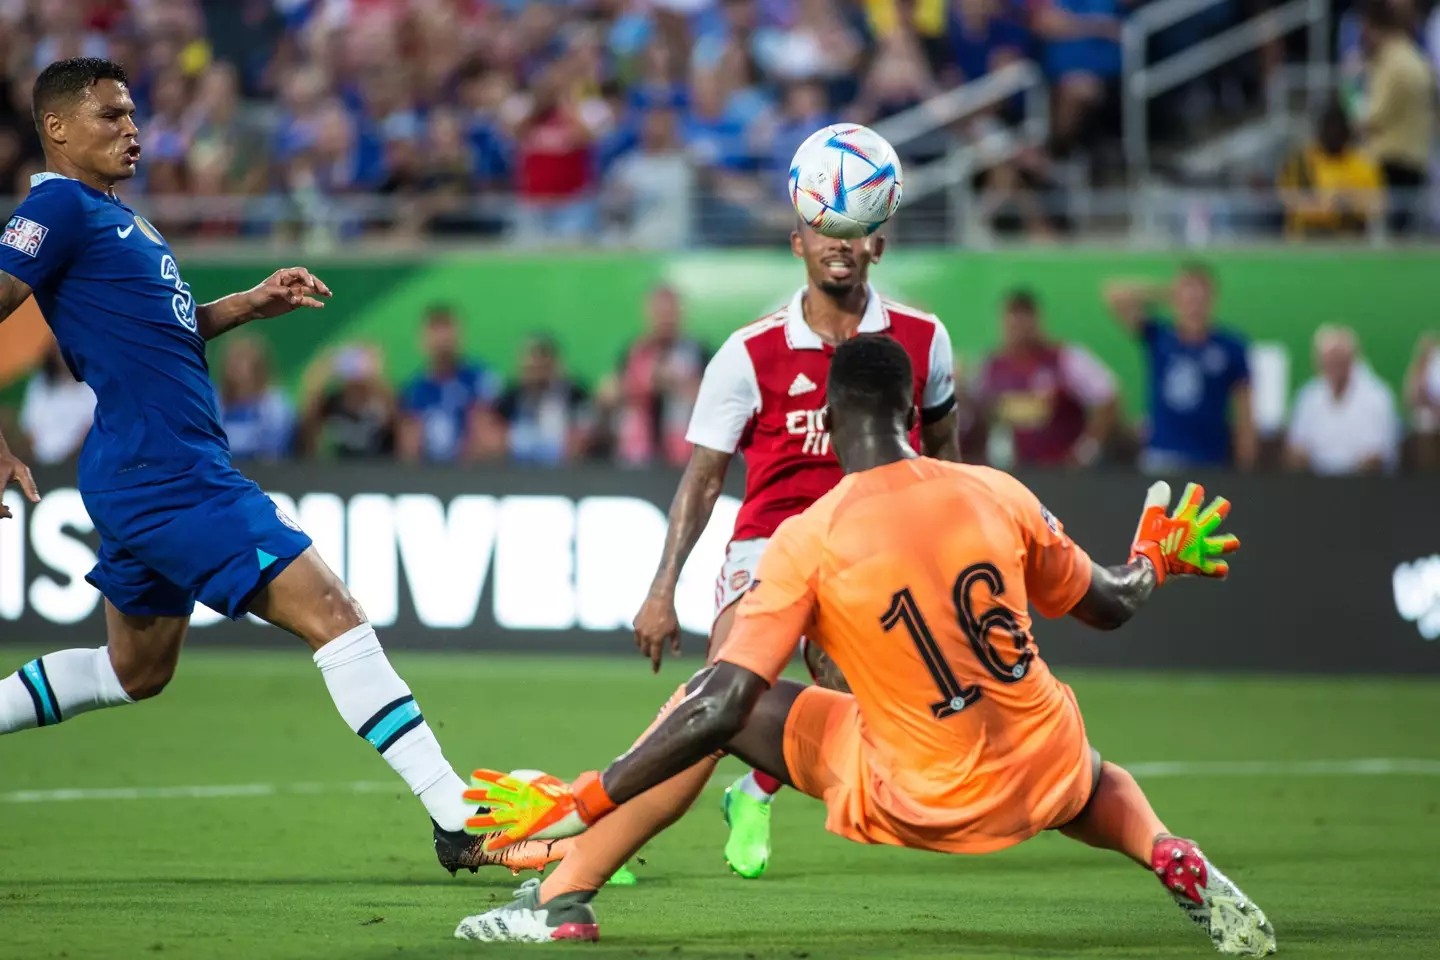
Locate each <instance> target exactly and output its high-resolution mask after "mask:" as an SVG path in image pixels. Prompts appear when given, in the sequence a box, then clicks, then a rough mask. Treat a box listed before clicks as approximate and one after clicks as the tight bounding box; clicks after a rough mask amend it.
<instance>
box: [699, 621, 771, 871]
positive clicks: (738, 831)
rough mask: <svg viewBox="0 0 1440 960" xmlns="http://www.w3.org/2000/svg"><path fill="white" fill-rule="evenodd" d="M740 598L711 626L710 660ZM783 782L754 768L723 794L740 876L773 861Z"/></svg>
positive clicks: (729, 849) (728, 857) (730, 862)
mask: <svg viewBox="0 0 1440 960" xmlns="http://www.w3.org/2000/svg"><path fill="white" fill-rule="evenodd" d="M738 605H739V600H738V599H737V600H736V601H735V602H734V603H731V604H730V606H728V607H726V608H725V609H724V610H721V611H720V613H719V615H717V616H716V617H715V624H714V626H712V627H711V628H710V646H709V649H708V650H707V651H706V654H705V659H706V661H707V662H709V661H712V660H714V659H715V654H716V652H717V651H718V650H719V649H720V648H721V647H723V646H724V645H725V639H726V638H727V637H729V636H730V627H731V626H732V625H733V624H734V623H735V608H736V607H737V606H738ZM781 786H782V784H781V783H780V781H779V780H776V779H775V778H774V777H772V776H770V775H769V774H768V773H765V772H764V771H763V770H755V769H751V770H750V771H749V772H748V773H746V774H745V776H743V777H741V778H740V779H739V780H736V781H735V782H734V783H732V784H730V786H728V787H726V788H725V792H724V793H723V794H722V795H721V797H720V812H721V814H722V815H723V816H724V817H725V825H726V826H727V827H729V828H730V836H729V837H727V838H726V840H725V865H726V866H728V867H729V868H730V869H731V871H733V872H734V873H735V875H736V876H740V877H744V878H745V879H747V880H754V879H756V878H758V877H759V876H760V875H761V874H763V873H764V872H765V868H766V867H767V866H769V864H770V801H771V800H773V799H774V798H775V793H776V791H778V790H779V789H780V787H781Z"/></svg>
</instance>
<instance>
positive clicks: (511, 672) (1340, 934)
mask: <svg viewBox="0 0 1440 960" xmlns="http://www.w3.org/2000/svg"><path fill="white" fill-rule="evenodd" d="M33 654H34V651H29V652H25V651H17V650H15V649H14V648H3V649H0V674H3V673H5V672H8V671H10V670H13V669H14V668H15V667H17V666H18V665H19V664H20V663H21V662H23V659H24V658H25V657H26V656H30V655H33ZM395 662H396V665H397V667H398V668H399V669H400V671H401V673H402V674H403V675H404V676H405V677H406V678H407V680H408V681H409V683H410V684H411V686H412V687H413V688H414V691H415V694H416V696H417V697H418V698H419V700H420V703H421V705H422V706H423V707H424V709H425V714H426V716H427V717H428V718H429V720H430V722H431V724H432V725H433V726H434V727H435V728H436V732H437V734H438V735H439V737H440V739H441V742H442V743H443V744H444V745H445V747H446V750H447V752H448V754H449V756H450V758H451V760H452V761H453V762H454V763H455V764H456V765H457V767H458V768H461V769H462V770H468V768H469V767H471V766H474V765H480V764H484V765H488V766H496V767H501V768H511V767H519V766H538V767H542V768H545V769H548V770H550V771H552V772H555V773H557V774H561V775H573V774H575V773H577V772H578V771H580V770H581V769H585V768H587V767H594V766H596V765H603V764H604V763H605V762H606V761H608V760H609V759H610V758H612V757H613V756H615V755H616V754H617V753H618V752H620V751H621V750H623V749H624V748H625V747H627V746H628V745H629V743H630V741H631V739H632V738H633V737H634V736H635V734H637V733H638V732H639V731H640V730H641V729H642V728H643V727H644V726H645V725H646V723H648V721H649V720H650V719H651V717H653V716H654V713H655V711H656V710H657V709H658V708H659V706H660V705H661V704H662V703H663V702H664V700H665V699H666V697H667V696H668V694H669V693H670V691H671V690H673V689H674V685H675V683H677V682H679V681H680V680H681V679H683V677H684V676H685V674H686V673H687V672H688V670H690V669H692V668H693V667H694V661H693V660H692V661H689V662H687V663H683V664H678V665H673V666H669V667H667V668H666V670H665V671H664V673H663V674H662V676H661V677H659V678H656V677H652V676H651V675H650V673H649V670H648V669H647V666H646V665H645V664H644V663H643V662H641V661H639V660H638V659H637V660H634V661H630V660H606V659H561V658H551V659H534V658H531V659H520V658H506V657H497V656H482V655H399V656H396V657H395ZM1061 673H1062V675H1064V676H1065V677H1066V679H1067V680H1069V681H1071V682H1072V684H1073V685H1074V687H1075V688H1076V691H1077V693H1078V695H1079V698H1080V703H1081V705H1082V707H1083V709H1084V711H1085V716H1086V720H1087V724H1088V729H1089V733H1090V737H1091V740H1092V742H1093V743H1094V744H1095V745H1096V746H1097V747H1099V749H1100V750H1101V751H1102V752H1103V753H1104V754H1105V755H1106V756H1107V757H1108V758H1110V759H1113V760H1115V761H1118V762H1121V763H1132V764H1136V765H1137V769H1138V770H1139V771H1141V773H1140V780H1141V783H1142V785H1143V786H1144V787H1145V789H1146V791H1147V792H1148V793H1149V795H1150V797H1151V799H1152V801H1153V802H1154V804H1155V807H1156V809H1157V810H1158V811H1159V813H1160V815H1161V816H1162V817H1163V818H1164V819H1166V821H1167V822H1168V824H1169V825H1170V827H1171V828H1172V829H1174V830H1175V831H1177V832H1180V833H1185V834H1188V835H1190V836H1193V837H1195V838H1196V839H1198V840H1199V841H1200V842H1201V844H1202V846H1203V848H1204V849H1205V850H1206V852H1207V853H1208V854H1209V855H1210V856H1211V857H1212V858H1213V859H1214V860H1215V861H1216V862H1217V863H1218V864H1219V865H1220V866H1221V867H1222V868H1223V869H1225V870H1226V871H1227V872H1229V873H1230V875H1231V876H1232V877H1233V878H1235V879H1236V880H1237V881H1238V882H1239V883H1240V884H1241V885H1242V886H1243V887H1244V888H1245V889H1246V891H1247V892H1249V893H1250V894H1251V895H1252V896H1254V897H1255V898H1256V899H1257V900H1258V901H1259V902H1260V903H1261V904H1262V905H1263V906H1264V907H1265V909H1266V910H1267V911H1268V912H1269V914H1270V916H1271V918H1272V920H1273V921H1274V923H1275V927H1276V930H1277V931H1278V935H1279V941H1280V949H1281V956H1282V957H1295V958H1303V957H1333V958H1357V957H1377V958H1380V957H1383V958H1387V960H1408V958H1416V957H1440V866H1437V865H1440V739H1437V737H1436V733H1437V731H1440V725H1437V718H1440V684H1437V683H1435V682H1429V681H1421V680H1357V679H1340V678H1337V679H1323V680H1322V679H1279V678H1253V677H1251V678H1236V677H1181V676H1173V675H1151V674H1096V673H1078V672H1072V673H1069V674H1067V673H1066V672H1065V671H1061ZM1370 758H1391V759H1403V760H1412V761H1420V762H1418V763H1413V764H1411V765H1410V769H1411V770H1412V772H1408V773H1405V772H1396V769H1397V765H1395V764H1388V765H1387V764H1378V763H1377V764H1374V765H1371V766H1369V767H1366V766H1365V765H1363V764H1358V765H1357V764H1356V763H1355V761H1361V760H1366V759H1370ZM1317 761H1344V763H1341V764H1339V765H1337V766H1334V767H1330V766H1326V765H1324V764H1321V763H1317ZM1160 764H1171V765H1170V766H1161V765H1160ZM739 769H740V768H739V766H738V765H737V764H735V763H734V761H726V763H725V765H724V766H722V768H721V776H720V777H718V778H717V782H718V781H720V780H723V781H726V782H728V781H729V780H730V779H732V778H733V777H734V776H735V775H736V774H737V772H738V771H739ZM1147 771H1148V772H1147ZM1357 771H1366V772H1357ZM357 784H358V786H357ZM396 784H398V781H395V782H392V775H391V774H390V771H389V770H388V769H387V768H386V767H385V766H384V765H383V764H382V763H381V762H380V761H379V760H378V759H377V758H376V757H375V756H374V752H373V751H372V750H371V749H370V748H369V747H368V746H367V745H366V744H365V743H364V742H363V741H361V740H360V739H359V738H357V737H355V736H354V735H353V734H351V733H349V732H348V731H347V730H346V729H345V727H344V725H343V723H342V722H341V721H340V719H339V718H338V717H337V716H336V715H335V713H334V711H333V709H332V707H331V705H330V702H329V699H328V697H327V696H326V694H325V690H324V686H323V684H322V682H321V680H320V677H319V675H318V674H317V672H316V671H315V669H314V667H313V666H312V665H311V664H310V662H309V658H308V657H307V656H306V655H305V653H304V652H303V651H302V650H298V649H297V650H295V651H293V652H290V653H217V652H212V651H204V650H192V651H191V652H190V653H189V654H187V656H186V657H185V659H184V660H183V661H182V663H181V668H180V673H179V676H178V677H177V678H176V680H175V682H174V683H173V684H172V686H171V688H170V690H169V691H167V692H166V693H165V695H164V696H163V697H161V698H160V699H158V700H155V701H152V702H149V703H146V704H142V705H140V706H138V707H130V708H126V709H124V710H116V711H112V712H110V713H108V714H101V715H91V716H85V717H81V718H79V719H77V720H75V721H73V722H67V723H65V724H64V725H62V726H60V727H58V728H55V729H52V730H43V731H29V732H26V733H24V734H21V735H19V736H14V737H5V738H0V957H4V958H15V960H59V958H75V960H79V958H100V960H108V958H132V957H143V958H151V960H153V958H164V957H178V958H192V957H194V958H209V957H226V958H289V957H295V958H301V957H303V958H346V960H370V958H382V957H384V958H400V960H404V958H429V957H496V958H510V957H516V956H523V957H534V958H537V960H539V958H546V957H561V956H564V957H577V956H578V957H586V958H612V957H613V958H621V957H625V958H629V957H652V958H656V957H662V958H686V957H692V958H693V957H725V958H736V960H752V958H753V960H762V958H766V960H768V958H776V960H787V958H796V960H803V958H813V960H831V958H847V957H884V958H887V960H910V958H921V957H924V958H942V957H957V958H958V957H967V958H968V957H987V958H988V957H1097V958H1098V957H1104V958H1112V957H1146V958H1170V957H1207V956H1213V955H1214V954H1213V953H1212V952H1211V950H1210V947H1209V944H1208V943H1207V942H1205V940H1204V939H1203V938H1202V937H1201V936H1200V935H1199V933H1198V931H1197V930H1196V929H1194V928H1192V927H1191V926H1190V924H1189V923H1188V922H1186V921H1185V920H1184V918H1183V917H1182V916H1181V914H1180V912H1179V911H1178V910H1176V909H1175V908H1174V907H1173V906H1172V905H1171V904H1170V902H1169V899H1168V898H1167V897H1166V896H1165V894H1164V892H1163V891H1162V890H1161V889H1160V887H1159V885H1158V884H1157V883H1156V882H1155V881H1154V880H1153V879H1152V878H1151V877H1150V876H1149V875H1148V874H1147V873H1146V872H1145V871H1144V870H1141V869H1138V868H1136V867H1134V866H1132V865H1130V864H1129V863H1128V862H1127V861H1124V860H1122V859H1121V858H1120V857H1119V856H1117V855H1115V854H1110V853H1104V852H1101V851H1096V850H1090V849H1087V848H1084V847H1082V846H1080V845H1078V844H1075V843H1073V842H1071V841H1069V840H1066V839H1064V838H1062V837H1059V836H1054V835H1046V836H1042V837H1039V838H1037V839H1036V840H1034V841H1032V842H1030V843H1027V844H1024V845H1022V846H1021V847H1019V848H1016V849H1013V850H1010V851H1007V852H1004V853H1001V854H997V855H993V856H988V857H973V858H961V857H944V856H939V855H935V854H926V853H917V852H912V851H905V850H892V849H882V848H867V847H860V846H856V845H852V844H847V843H845V842H843V841H841V840H839V839H837V838H835V837H832V836H830V835H828V834H826V833H825V832H824V831H823V829H822V826H821V824H822V817H821V810H820V807H819V805H818V804H816V803H815V802H813V801H811V800H809V799H807V798H804V797H801V796H799V795H797V794H793V793H792V794H789V795H785V796H782V797H781V798H780V799H779V800H778V801H777V806H776V812H775V852H774V858H773V860H772V863H771V868H770V872H769V874H767V876H766V877H765V878H764V879H762V880H759V881H742V880H739V879H737V878H735V877H732V876H731V875H730V874H729V873H728V872H727V870H726V868H725V866H724V864H723V861H722V859H721V855H720V848H721V845H722V843H723V840H724V827H723V825H722V823H721V820H720V816H719V811H718V807H719V793H718V792H717V790H716V789H714V788H712V789H711V790H710V791H709V792H708V793H707V794H706V795H705V796H704V797H703V798H702V800H701V803H700V804H699V805H698V807H697V808H696V809H695V810H694V811H693V812H692V813H691V815H690V816H688V817H687V818H686V819H684V820H683V821H682V822H681V823H680V824H679V825H677V826H676V827H675V828H674V829H672V830H671V831H669V832H668V833H667V834H665V835H663V836H662V837H660V838H659V839H658V840H657V841H655V842H654V843H653V844H651V845H650V847H648V848H647V849H646V850H645V852H644V854H643V856H644V860H645V862H644V864H643V865H636V866H635V870H636V872H637V873H638V874H639V876H640V884H639V885H638V886H637V887H633V888H628V889H617V890H607V891H606V892H604V893H603V894H602V895H601V896H600V897H599V899H598V900H597V901H596V908H597V911H598V912H599V915H600V921H601V930H602V941H601V943H600V944H599V945H595V946H592V945H584V944H571V945H564V946H557V947H545V948H534V947H530V948H527V947H520V946H515V945H503V946H498V947H487V946H484V945H480V944H472V943H461V942H457V941H453V940H451V939H450V938H451V931H452V930H453V929H454V926H455V923H456V922H457V921H458V920H459V918H460V917H461V916H463V915H465V914H467V913H474V912H477V911H479V910H481V909H486V908H489V907H491V906H494V905H496V904H499V903H501V902H504V901H505V900H507V899H508V898H509V895H510V891H511V889H512V888H513V886H514V885H515V882H516V881H514V880H512V879H511V878H510V876H509V875H508V874H506V873H504V872H495V871H493V870H492V871H489V872H486V871H482V872H481V873H480V874H479V875H477V876H471V875H469V874H465V875H462V876H460V877H458V878H455V879H451V878H450V877H449V876H448V875H447V874H445V873H444V871H442V870H441V869H440V867H439V866H438V865H437V864H436V862H435V859H434V856H433V853H432V851H431V847H430V837H429V823H428V821H427V820H426V817H425V814H424V812H423V810H422V808H421V807H420V805H419V803H418V801H416V800H414V799H413V798H412V797H410V796H409V794H408V792H406V791H405V790H404V789H403V788H402V787H398V786H397V785H396ZM163 788H185V789H178V790H174V791H172V792H171V795H165V791H164V789H163ZM192 788H223V789H215V790H213V791H212V792H213V793H215V794H220V795H215V796H197V795H196V794H197V793H203V791H200V790H196V789H192ZM66 789H80V790H89V791H101V790H104V791H115V792H114V793H102V794H90V795H83V796H82V798H78V799H68V800H66V799H61V798H60V797H57V796H56V795H54V794H52V793H50V791H57V790H66ZM127 789H128V790H130V793H128V794H127V793H126V792H125V791H126V790H127ZM35 791H45V793H44V794H41V795H40V798H39V799H37V796H36V794H35V793H34V792H35ZM84 797H88V798H84Z"/></svg>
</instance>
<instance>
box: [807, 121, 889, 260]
mask: <svg viewBox="0 0 1440 960" xmlns="http://www.w3.org/2000/svg"><path fill="white" fill-rule="evenodd" d="M901 190H902V184H901V171H900V158H899V157H897V156H896V155H895V148H894V147H892V146H890V143H889V142H888V141H887V140H886V139H885V138H884V137H882V136H880V134H878V133H876V132H875V131H874V130H871V129H870V128H869V127H862V126H860V125H859V124H858V123H835V124H831V125H830V126H828V127H824V128H822V129H820V130H816V131H815V132H814V133H812V134H811V135H810V136H809V137H808V138H807V139H806V140H805V142H804V143H802V144H800V149H799V150H796V151H795V159H794V160H791V161H790V202H791V203H793V204H795V212H796V213H798V214H800V218H801V219H802V220H804V221H805V222H806V223H808V224H809V225H810V226H811V227H812V228H814V229H815V230H816V231H817V232H818V233H822V234H824V235H825V236H827V237H836V238H839V239H842V240H851V239H854V238H856V237H868V236H869V235H870V234H872V233H874V232H875V231H876V230H879V229H880V227H881V226H882V225H883V224H884V223H885V221H886V220H889V219H890V218H891V217H892V216H894V215H895V211H896V210H898V209H899V208H900V194H901Z"/></svg>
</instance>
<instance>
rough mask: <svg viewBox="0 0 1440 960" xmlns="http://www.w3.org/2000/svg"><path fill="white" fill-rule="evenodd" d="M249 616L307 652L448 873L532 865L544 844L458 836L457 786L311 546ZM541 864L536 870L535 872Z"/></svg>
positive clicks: (371, 636) (345, 593)
mask: <svg viewBox="0 0 1440 960" xmlns="http://www.w3.org/2000/svg"><path fill="white" fill-rule="evenodd" d="M250 612H251V613H254V614H255V615H256V616H258V617H260V618H261V619H264V620H266V621H268V622H270V623H272V624H274V625H275V626H277V627H280V628H282V629H284V630H287V631H289V632H290V633H293V634H294V635H295V636H297V637H299V638H300V639H301V640H303V641H305V643H306V644H307V645H308V646H309V647H310V649H311V650H313V651H314V654H315V665H316V666H317V667H319V668H320V674H321V676H322V677H323V678H324V680H325V686H326V687H327V688H328V689H329V691H330V696H331V699H333V700H334V701H335V708H336V709H337V710H338V711H339V712H340V716H341V717H342V718H343V719H344V720H345V722H346V723H347V724H349V725H350V729H351V730H354V731H355V732H356V733H358V734H359V735H360V736H362V737H364V738H365V739H366V740H367V741H369V742H370V744H371V745H372V746H374V747H375V749H376V750H377V751H378V752H379V754H380V756H381V757H382V758H384V760H385V762H386V763H388V764H389V765H390V767H391V768H392V769H393V770H394V771H395V772H396V773H398V774H399V775H400V777H401V779H403V780H404V781H405V783H406V784H407V785H408V786H409V787H410V789H411V790H412V791H413V792H414V793H415V795H416V796H417V797H419V798H420V801H421V803H423V804H424V805H425V809H426V810H427V811H428V812H429V814H430V819H431V821H432V823H433V825H434V835H435V855H436V856H437V857H438V858H439V860H440V864H441V866H443V867H445V869H447V870H449V871H450V872H451V873H454V872H455V871H456V870H458V869H460V868H461V867H466V868H469V869H470V870H471V871H472V872H474V871H475V869H476V868H478V867H480V866H484V865H487V864H503V865H506V866H511V867H512V869H519V867H534V868H538V867H536V865H535V864H531V863H529V862H528V860H529V859H530V858H531V856H532V855H533V854H535V853H536V851H537V850H539V849H541V848H545V849H548V847H547V845H545V844H525V845H517V847H518V848H519V849H516V850H514V851H512V852H510V855H509V856H508V857H503V858H502V857H501V856H500V855H491V854H486V853H484V852H483V851H482V850H481V842H482V841H481V840H480V839H479V838H475V837H471V836H469V835H468V834H466V833H465V832H464V830H463V828H464V825H465V818H466V817H469V816H471V815H472V814H473V812H474V809H473V807H471V806H469V805H467V804H466V803H465V802H464V800H463V799H462V797H461V795H462V794H463V793H464V792H465V783H464V781H462V780H461V779H460V778H459V777H458V776H456V774H455V771H454V770H453V769H452V768H451V766H450V764H449V762H448V761H447V760H446V759H445V755H444V754H443V753H442V752H441V750H440V744H439V742H438V741H437V740H436V739H435V734H434V733H433V732H432V731H431V730H430V727H429V725H428V724H427V723H426V722H425V718H424V716H423V715H422V714H421V712H420V707H419V705H418V704H417V703H416V702H415V698H414V697H413V696H411V694H410V688H409V687H408V686H406V684H405V681H404V680H402V679H400V676H399V674H397V673H396V672H395V669H394V668H393V667H391V666H390V661H389V660H388V659H387V658H386V656H385V651H384V650H383V649H381V647H380V641H379V639H377V638H376V636H375V629H374V627H372V626H371V625H370V623H369V621H368V620H366V618H365V611H364V610H362V609H361V608H360V604H359V603H357V602H356V601H355V598H354V597H352V596H351V595H350V591H349V590H348V589H347V588H346V586H345V584H344V583H342V582H341V580H340V578H339V577H337V576H335V574H334V572H332V571H331V570H330V568H329V567H328V566H326V564H325V562H324V561H323V560H321V559H320V554H319V553H318V552H317V551H316V550H315V548H314V547H313V546H312V547H310V548H309V549H307V550H306V551H305V552H304V553H302V554H301V555H300V556H298V557H296V558H295V559H294V560H293V561H292V562H291V563H290V565H289V566H287V567H286V568H285V569H284V570H283V571H281V572H280V573H279V574H278V575H277V576H276V577H275V579H274V580H272V581H271V582H270V583H269V584H268V585H266V586H265V587H264V588H263V589H262V590H261V591H260V593H259V594H258V595H257V596H256V597H255V600H254V602H253V603H252V604H251V606H250ZM543 865H544V864H543V861H542V862H541V863H540V864H539V866H543Z"/></svg>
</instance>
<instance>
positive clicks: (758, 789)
mask: <svg viewBox="0 0 1440 960" xmlns="http://www.w3.org/2000/svg"><path fill="white" fill-rule="evenodd" d="M740 789H741V790H743V791H744V792H746V793H748V794H750V796H752V797H754V798H755V799H756V800H759V801H760V802H761V803H769V802H770V801H771V800H773V799H775V794H773V793H766V792H765V788H764V787H762V786H760V784H758V783H756V782H755V771H754V770H747V771H746V772H745V776H743V777H741V778H740Z"/></svg>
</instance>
